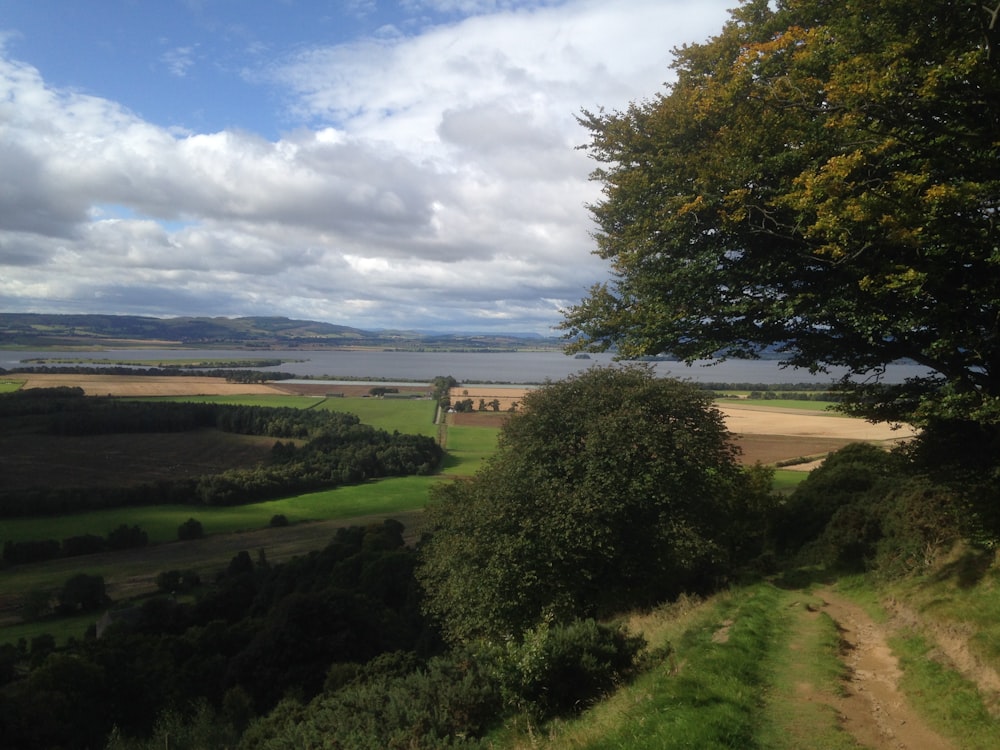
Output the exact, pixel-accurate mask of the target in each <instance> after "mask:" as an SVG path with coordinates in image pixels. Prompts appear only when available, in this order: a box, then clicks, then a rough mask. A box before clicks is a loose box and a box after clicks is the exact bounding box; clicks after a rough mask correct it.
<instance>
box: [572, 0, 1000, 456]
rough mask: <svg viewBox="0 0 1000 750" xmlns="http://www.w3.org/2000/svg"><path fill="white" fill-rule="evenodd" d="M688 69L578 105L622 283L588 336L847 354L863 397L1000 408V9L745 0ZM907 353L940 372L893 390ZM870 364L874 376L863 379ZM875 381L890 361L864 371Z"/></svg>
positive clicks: (986, 413) (583, 331)
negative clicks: (608, 103) (893, 369)
mask: <svg viewBox="0 0 1000 750" xmlns="http://www.w3.org/2000/svg"><path fill="white" fill-rule="evenodd" d="M673 68H674V70H675V72H676V74H677V79H676V83H674V84H672V85H671V86H670V88H669V89H668V90H667V91H666V92H665V93H664V94H662V95H660V96H656V97H651V98H649V99H645V100H643V101H642V102H640V103H636V104H633V105H632V106H630V107H629V108H628V109H627V110H625V111H623V112H604V111H601V112H598V113H596V114H594V113H584V116H583V117H582V124H583V125H584V126H585V127H587V128H588V129H589V130H590V133H591V137H592V140H591V147H590V152H591V154H592V156H593V157H594V158H595V159H596V160H597V161H598V163H599V165H600V166H599V168H598V169H597V170H596V171H595V172H594V178H595V179H596V180H598V181H600V182H601V183H602V184H603V186H604V191H603V198H602V200H601V201H600V202H598V203H597V204H596V205H594V206H593V207H592V213H593V215H594V218H595V220H596V222H597V225H598V227H599V231H598V233H597V244H598V249H597V251H596V252H597V253H598V254H599V255H600V256H601V257H603V258H605V259H607V260H608V261H610V262H611V264H612V268H613V271H614V279H613V281H612V282H611V283H609V284H602V285H597V286H595V287H594V288H593V289H592V290H591V293H590V295H589V297H588V298H587V299H585V300H584V301H583V302H582V303H581V304H579V305H577V306H576V307H574V308H573V309H571V310H570V311H569V313H568V315H567V318H566V321H565V323H564V328H565V329H566V330H567V331H568V335H570V336H573V337H574V346H575V347H577V348H581V349H586V348H597V349H601V348H606V347H607V346H609V345H611V344H615V345H617V347H618V350H619V351H620V352H622V353H623V354H625V355H626V356H630V357H632V356H636V355H642V354H660V353H664V352H668V353H671V354H674V355H677V356H679V357H681V358H683V359H685V360H688V361H691V360H697V359H704V358H718V357H720V356H735V357H744V356H755V355H757V354H759V353H761V352H764V351H767V350H769V349H771V348H776V349H777V350H778V351H779V352H781V353H782V355H783V357H784V360H785V361H787V362H789V363H791V364H793V365H796V366H801V367H806V368H810V369H816V368H823V367H830V366H843V367H845V368H848V369H849V370H850V371H851V372H852V373H853V374H855V375H858V376H860V378H859V379H858V380H855V381H852V382H851V383H850V385H849V387H848V389H847V391H848V394H853V397H854V398H853V399H852V400H851V401H852V403H849V404H848V405H849V406H850V407H851V408H853V409H854V411H855V412H856V413H859V414H862V415H865V416H869V417H873V418H876V419H880V420H898V421H904V422H911V423H914V422H919V423H923V422H925V421H927V420H929V419H932V418H939V419H945V420H953V419H958V420H963V419H968V420H972V421H975V422H979V423H983V424H990V425H994V429H993V433H994V439H995V434H996V428H995V425H997V424H998V423H1000V370H998V368H997V365H996V363H997V362H998V361H1000V336H998V335H997V333H998V323H997V321H998V320H1000V287H998V280H1000V273H998V263H1000V258H998V255H997V253H996V247H997V238H998V225H997V222H996V213H997V207H998V201H1000V198H998V196H1000V173H998V171H997V169H996V165H997V164H998V163H1000V24H998V23H997V14H996V12H995V9H993V8H992V4H982V3H975V2H956V1H955V0H909V1H908V2H900V1H899V0H868V1H867V2H848V3H831V2H827V0H784V1H783V2H777V3H776V2H769V1H768V0H744V1H743V2H742V3H741V4H740V6H739V7H738V8H737V9H736V10H734V11H733V12H732V20H731V21H730V22H729V23H728V24H727V25H726V26H725V28H724V29H723V30H722V31H721V32H720V33H719V34H718V35H717V36H715V37H714V38H712V39H711V40H709V41H708V42H706V43H704V44H692V45H689V46H685V47H684V48H682V49H681V50H679V51H678V52H677V53H676V55H675V62H674V65H673ZM901 359H910V360H912V361H915V362H917V363H919V364H921V365H924V366H926V367H927V368H928V371H929V372H928V374H927V376H926V377H920V378H913V379H911V380H910V381H908V382H906V383H903V384H899V385H892V384H886V383H883V382H881V381H880V380H879V379H878V377H877V376H878V375H879V374H880V372H881V369H882V368H883V367H884V366H885V365H887V364H890V363H892V362H896V361H898V360H901ZM866 376H869V377H866ZM870 376H876V377H870Z"/></svg>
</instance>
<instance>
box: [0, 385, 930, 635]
mask: <svg viewBox="0 0 1000 750" xmlns="http://www.w3.org/2000/svg"><path fill="white" fill-rule="evenodd" d="M25 379H26V380H27V381H28V383H27V385H28V387H48V386H53V385H80V386H82V387H84V390H85V392H88V393H91V394H99V395H104V394H109V393H110V394H114V395H118V396H124V397H136V398H138V397H143V396H147V397H154V398H158V399H164V400H184V401H212V402H216V403H234V404H252V405H259V406H290V407H294V408H323V409H332V410H337V411H347V412H352V413H354V414H357V415H358V416H359V418H360V419H361V420H362V421H363V422H365V423H367V424H371V425H373V426H376V427H380V428H383V429H386V430H389V431H392V430H398V431H400V432H408V433H418V434H424V435H437V434H438V426H437V425H434V424H433V416H434V405H433V402H432V401H431V400H429V399H426V398H420V399H407V398H368V397H363V396H365V395H366V394H367V392H368V390H369V388H370V387H371V384H356V385H348V386H340V385H337V386H336V389H337V395H336V396H329V394H328V393H327V392H326V391H328V390H329V389H330V387H331V386H329V385H322V384H308V385H305V386H302V385H297V384H276V385H263V386H262V385H246V384H235V383H226V382H224V381H222V380H220V379H213V378H201V377H197V376H195V377H164V378H157V377H148V376H146V377H135V378H129V377H125V378H122V377H120V376H104V377H100V376H82V375H74V376H69V375H67V376H61V375H60V376H44V377H43V376H25ZM16 386H17V384H12V385H11V386H10V389H11V390H13V389H14V388H15V387H16ZM2 387H3V386H2V385H0V388H2ZM401 390H403V389H401ZM407 390H410V392H412V393H413V394H415V395H425V391H426V390H427V389H426V387H425V386H414V387H413V388H412V389H407ZM504 390H505V391H506V392H507V398H509V399H510V401H511V402H513V401H515V400H518V399H519V398H521V397H522V396H523V392H524V389H520V390H519V389H510V388H507V389H504ZM487 395H489V394H488V393H486V392H484V393H482V395H480V394H479V393H478V392H477V393H476V394H473V393H472V392H471V389H470V392H469V395H468V396H464V397H467V398H475V400H476V405H477V406H478V399H479V398H484V399H485V400H486V401H487V402H489V401H490V400H492V398H493V397H494V396H492V395H489V398H487ZM796 406H797V407H798V406H800V405H799V404H796ZM801 406H805V407H808V408H805V409H803V408H795V409H791V408H787V406H785V405H783V404H782V405H777V404H774V403H771V402H765V401H754V402H748V401H746V400H743V399H739V400H728V399H727V400H725V401H721V402H719V408H720V410H721V411H722V413H723V414H724V416H725V419H726V421H727V424H728V425H729V427H730V429H731V430H732V431H733V433H734V435H735V437H736V440H737V441H738V442H739V444H740V446H741V448H742V450H743V460H744V461H747V462H753V461H757V460H760V461H762V462H764V463H775V462H779V461H788V460H794V459H799V458H801V459H808V458H820V457H822V456H824V455H825V454H826V453H828V452H829V451H832V450H835V449H837V448H838V447H841V446H842V445H845V444H847V443H848V442H852V441H855V440H867V441H871V442H875V443H879V444H884V445H889V444H891V443H893V442H895V441H897V440H900V439H905V438H906V437H908V436H909V435H910V434H912V433H911V432H910V431H909V430H905V429H904V430H900V431H892V430H890V429H888V428H887V427H884V426H876V425H871V424H868V423H867V422H864V421H861V420H854V419H848V418H845V417H842V416H838V415H836V414H831V413H827V412H823V411H821V410H818V409H817V408H816V404H815V403H810V402H803V403H802V404H801ZM508 416H509V414H507V413H505V412H503V411H500V412H493V411H488V412H478V411H477V412H472V413H466V414H450V415H448V427H447V429H446V430H444V431H442V432H441V436H442V438H443V440H444V442H445V447H446V448H447V451H448V455H447V458H446V461H445V464H444V465H443V466H442V470H441V473H440V475H438V476H436V477H406V478H394V479H384V480H380V481H376V482H369V483H364V484H360V485H353V486H345V487H340V488H337V489H334V490H329V491H324V492H314V493H309V494H304V495H298V496H294V497H288V498H283V499H280V500H274V501H270V502H264V503H256V504H251V505H245V506H238V507H226V508H224V507H196V506H187V505H184V506H181V505H177V506H155V507H143V508H117V509H110V510H102V511H88V512H85V513H79V514H74V515H67V516H61V517H51V518H23V519H0V540H8V539H9V540H14V541H19V540H32V539H63V538H67V537H70V536H76V535H82V534H96V535H102V536H103V535H106V534H107V533H108V532H109V531H110V530H112V529H114V528H116V527H117V526H119V525H120V524H126V525H133V524H134V525H138V526H140V527H141V528H142V529H144V530H145V531H146V532H147V533H148V534H149V536H150V540H151V542H154V543H155V544H154V545H153V546H150V547H147V548H144V549H140V550H131V551H127V552H119V553H105V554H100V555H89V556H87V557H84V558H68V559H60V560H53V561H50V562H47V563H39V564H34V565H26V566H19V567H16V568H11V569H8V570H5V571H3V572H2V573H0V622H3V623H11V622H13V621H14V620H16V617H14V616H13V615H14V613H16V611H17V602H18V601H19V599H20V596H21V595H22V594H23V593H24V592H26V591H32V590H44V589H49V590H54V589H56V588H58V586H59V585H60V584H61V583H62V582H63V581H65V580H66V579H67V578H68V577H69V576H70V575H72V574H74V573H77V572H83V571H85V572H89V573H93V574H99V575H103V576H104V577H105V579H106V582H107V585H108V591H109V594H110V595H111V596H112V597H113V598H114V599H118V600H120V599H121V598H124V597H127V596H131V595H136V594H141V593H146V592H149V591H152V590H154V589H155V583H154V581H155V577H156V575H157V573H159V572H162V571H163V570H170V569H196V570H200V571H201V572H203V573H211V571H214V570H216V569H218V568H219V567H220V566H223V565H225V564H226V563H227V562H228V560H229V559H230V558H231V557H232V556H233V555H234V554H235V553H236V552H238V551H241V550H248V551H251V553H255V552H257V551H258V550H262V551H263V552H264V553H265V554H266V555H267V557H268V559H271V560H274V561H279V560H281V559H287V558H288V557H291V556H293V555H295V554H301V553H303V552H304V551H307V550H310V549H316V548H319V547H321V546H323V545H324V544H326V542H327V541H328V540H329V539H330V538H331V537H332V534H333V533H334V530H335V528H336V527H337V526H342V525H344V524H347V523H367V522H380V521H381V520H382V519H384V518H390V517H392V518H398V519H400V520H402V521H403V522H404V523H405V524H406V526H407V534H408V536H409V537H410V538H411V539H416V538H418V536H419V533H420V522H421V519H422V512H421V511H422V509H423V507H424V506H425V505H426V503H427V502H428V499H429V497H430V493H431V488H432V487H433V485H434V484H435V483H437V482H440V481H446V478H447V477H454V476H471V475H472V474H473V473H475V471H476V470H477V469H478V468H479V466H480V465H481V464H482V462H483V460H484V459H485V458H486V457H487V456H489V455H490V454H491V453H492V452H493V451H494V449H495V446H496V439H497V431H498V429H499V428H500V426H501V425H502V423H503V420H504V419H506V418H507V417H508ZM51 440H53V438H43V437H42V436H34V437H33V436H30V435H27V434H25V433H24V432H23V431H22V432H20V433H19V432H11V431H5V433H4V434H2V435H0V455H2V456H3V458H4V472H3V474H2V476H0V487H5V488H11V487H26V486H30V485H31V484H32V483H34V484H37V483H38V479H39V478H41V477H44V480H45V482H46V483H47V484H49V485H51V486H67V484H72V483H81V482H84V483H86V484H88V485H92V486H93V485H102V484H103V483H106V484H107V485H108V486H112V485H115V484H117V483H121V482H124V481H136V482H139V481H150V480H155V479H156V478H157V477H159V476H164V475H171V476H178V475H182V476H184V475H196V474H199V473H211V472H212V471H216V470H219V469H221V468H225V467H234V466H252V465H254V463H255V462H260V461H263V460H266V458H267V455H268V452H269V451H270V448H271V446H272V445H273V442H274V441H273V439H271V438H260V437H251V436H238V435H231V434H225V433H218V432H216V431H214V430H203V431H198V432H194V433H182V434H179V435H167V434H164V435H128V436H114V435H106V436H91V437H87V438H58V440H59V443H58V446H57V447H53V445H54V444H53V443H52V442H48V444H47V445H46V441H51ZM810 466H811V464H809V463H805V462H803V464H802V465H801V466H795V467H790V468H789V469H787V470H779V471H778V472H777V476H776V483H775V484H776V489H779V490H788V489H790V488H791V487H792V486H794V484H795V483H796V481H797V480H798V479H800V478H801V477H802V476H804V473H803V470H804V469H808V468H809V467H810ZM796 470H797V471H796ZM278 514H281V515H284V516H285V517H286V518H287V519H288V520H289V522H290V524H291V525H289V526H287V527H280V528H270V527H269V521H270V519H271V518H272V517H273V516H275V515H278ZM192 517H193V518H196V519H197V520H198V521H199V522H201V523H202V525H203V527H204V529H205V532H206V534H207V535H208V536H206V538H204V539H201V540H197V541H192V542H176V541H174V540H175V539H176V535H177V527H178V526H179V525H180V524H181V523H183V522H184V521H185V520H187V519H188V518H192ZM6 639H7V634H6V632H0V640H6Z"/></svg>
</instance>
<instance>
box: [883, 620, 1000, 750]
mask: <svg viewBox="0 0 1000 750" xmlns="http://www.w3.org/2000/svg"><path fill="white" fill-rule="evenodd" d="M889 645H890V646H891V648H892V650H893V651H894V652H895V653H896V655H897V657H898V658H899V665H900V667H902V669H903V679H902V682H901V684H900V686H901V687H902V689H903V691H904V692H905V693H906V695H907V698H909V700H910V701H911V702H912V703H913V705H914V706H915V707H916V708H917V709H918V710H919V711H920V713H921V714H922V715H923V716H924V717H925V718H926V719H927V721H928V723H929V724H931V725H932V726H933V727H934V728H936V729H937V730H938V731H940V732H941V733H942V734H946V735H948V736H949V737H952V738H953V739H955V740H956V741H957V742H958V744H959V745H960V746H961V747H962V748H963V749H964V750H992V748H997V747H1000V724H998V722H997V719H996V717H995V716H994V715H992V714H990V712H989V710H988V709H987V707H986V705H985V704H984V703H983V698H982V695H981V694H980V693H979V691H978V690H977V688H976V686H975V685H974V684H973V683H971V682H969V681H968V680H966V679H965V678H964V677H962V676H961V675H960V674H958V673H957V672H955V671H953V670H951V669H949V668H948V667H947V666H946V665H945V664H944V663H942V661H941V659H940V658H938V657H936V656H935V655H934V653H933V652H934V650H935V649H934V647H933V646H932V645H931V644H930V643H928V641H927V640H925V639H924V638H923V637H921V636H920V635H918V634H916V633H914V632H912V631H910V632H903V633H901V634H900V635H899V636H898V637H896V638H892V639H890V641H889Z"/></svg>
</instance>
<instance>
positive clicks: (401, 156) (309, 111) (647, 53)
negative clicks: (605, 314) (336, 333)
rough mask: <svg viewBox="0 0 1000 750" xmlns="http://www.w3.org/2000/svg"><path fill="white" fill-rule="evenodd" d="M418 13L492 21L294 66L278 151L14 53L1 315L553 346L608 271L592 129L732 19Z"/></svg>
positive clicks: (630, 12)
mask: <svg viewBox="0 0 1000 750" xmlns="http://www.w3.org/2000/svg"><path fill="white" fill-rule="evenodd" d="M355 5H356V10H357V11H358V12H369V11H370V10H372V9H371V8H369V7H368V5H369V4H368V3H356V4H355ZM419 5H422V6H425V7H428V8H430V7H431V6H433V9H434V10H437V11H442V10H443V11H449V12H456V13H458V12H461V13H476V14H479V15H475V16H473V17H470V18H467V19H465V20H463V21H460V22H457V23H454V24H452V25H448V26H442V27H437V28H430V29H427V30H425V31H424V32H423V33H420V34H418V35H414V36H403V35H400V34H398V33H393V34H388V35H384V36H379V37H376V38H371V39H366V40H361V41H358V42H354V43H350V44H344V45H340V46H334V47H327V48H312V49H308V50H304V51H301V52H299V53H298V54H297V55H296V56H295V57H293V58H289V59H285V60H283V61H279V62H277V63H275V64H274V65H273V66H272V67H271V69H270V71H269V73H268V78H269V80H271V81H273V82H274V83H275V84H277V85H279V86H281V87H282V88H283V90H284V91H285V93H286V95H287V97H288V102H289V103H290V108H291V112H292V113H293V115H289V117H292V120H293V121H294V123H295V125H294V127H292V128H291V129H290V130H289V131H288V132H287V133H286V134H285V135H284V136H283V137H282V138H281V139H279V140H274V141H272V140H268V139H265V138H263V137H261V136H258V135H255V134H253V133H251V132H245V131H239V130H235V129H234V130H226V131H222V132H215V133H185V132H174V131H171V130H169V129H167V128H165V127H161V126H159V125H157V124H155V123H151V122H146V121H144V120H142V119H141V118H139V117H137V116H136V115H135V114H133V113H132V112H130V111H129V110H128V109H126V108H124V107H122V106H120V105H118V104H116V103H114V102H110V101H107V100H104V99H100V98H96V97H92V96H86V95H83V94H80V93H76V92H73V91H66V90H57V89H55V88H53V87H51V86H49V85H47V84H46V82H45V81H44V80H43V78H42V76H41V75H40V73H39V72H38V71H37V70H36V69H34V68H32V67H31V66H28V65H25V64H22V63H18V62H16V61H12V60H10V59H7V58H4V57H0V164H2V165H3V168H2V169H0V267H2V270H0V300H3V301H4V303H5V305H6V307H7V308H8V309H18V306H20V307H21V308H23V309H27V308H28V307H32V308H33V309H38V307H39V306H40V305H46V304H47V305H48V307H47V308H45V309H50V310H52V309H67V310H68V309H73V310H78V309H92V310H94V311H121V312H149V313H153V314H167V313H172V314H199V313H211V314H248V313H254V314H283V315H285V314H287V315H296V316H303V317H313V318H316V317H319V318H322V319H327V320H331V321H333V322H338V323H344V324H349V325H361V326H363V327H379V326H382V325H385V326H412V327H429V326H438V327H442V328H459V329H477V328H487V327H489V326H491V325H501V326H506V327H510V328H512V329H516V330H525V329H526V328H533V329H535V330H539V331H543V332H544V331H547V330H548V328H549V327H550V326H551V325H553V324H554V323H556V322H558V319H559V315H558V310H559V308H560V307H564V306H565V305H568V304H572V303H573V302H575V301H576V300H578V299H579V298H580V297H581V296H582V295H583V294H584V292H585V290H586V288H587V287H588V286H589V285H590V284H591V283H592V282H594V281H597V280H599V279H600V278H601V277H602V276H603V275H604V273H605V271H604V266H603V264H602V262H600V261H599V260H597V259H596V258H595V257H594V256H592V254H591V252H590V251H591V249H592V241H591V239H590V237H589V231H590V229H591V225H590V220H589V217H588V215H587V212H586V210H585V208H584V205H585V204H586V203H587V202H588V201H592V200H594V199H595V198H596V197H597V195H598V187H597V186H596V185H594V184H592V183H589V182H588V180H587V174H588V172H589V171H590V169H591V167H592V164H591V163H590V162H589V161H588V159H587V158H586V155H585V153H583V152H581V151H579V150H577V149H576V148H575V147H576V146H578V145H579V144H580V143H582V142H583V141H584V140H585V139H586V137H587V134H586V132H585V131H583V129H582V128H581V127H580V126H579V125H578V123H577V122H576V119H575V117H576V115H577V114H578V113H579V111H580V110H581V108H591V109H592V108H597V107H600V106H607V107H610V108H616V107H622V106H625V105H626V104H627V103H628V102H629V101H630V100H633V99H636V98H640V97H643V96H647V95H650V94H652V93H654V92H656V91H657V90H658V89H659V87H660V83H661V81H662V80H663V79H665V78H666V77H667V74H668V59H669V47H670V46H673V45H674V44H679V43H681V42H684V41H692V40H693V41H696V40H700V39H702V38H704V37H705V36H707V35H708V34H709V33H712V32H714V31H715V30H717V29H718V28H719V27H720V26H721V20H722V18H723V16H724V14H723V13H722V8H723V7H724V5H723V4H720V3H719V2H717V0H715V1H713V2H707V3H704V4H699V6H698V8H699V10H698V11H697V12H694V11H691V7H692V6H691V4H690V3H681V2H677V3H671V2H663V0H629V1H628V2H622V3H606V2H591V1H590V0H585V1H582V2H567V3H558V4H550V3H542V4H541V5H538V4H525V3H516V2H509V3H503V2H472V1H471V0H470V2H458V1H456V2H446V1H444V0H441V1H440V2H434V3H430V2H426V3H419ZM686 15H688V16H690V19H691V21H690V24H689V25H688V26H687V27H685V26H683V25H682V24H683V23H684V19H685V17H686ZM706 19H707V20H706ZM397 31H398V29H397ZM0 50H2V48H0ZM194 53H195V50H194V49H193V48H175V49H174V50H172V51H171V53H169V54H168V55H167V56H165V57H164V62H167V63H169V64H170V65H171V66H172V70H173V71H174V72H175V74H177V75H184V74H185V73H186V72H187V71H188V70H190V66H191V64H192V63H193V55H194ZM105 206H117V207H121V211H120V212H119V213H115V212H110V213H109V212H107V211H104V210H102V209H101V207H105ZM12 305H13V307H12ZM171 305H175V306H176V307H175V308H171ZM115 306H117V307H115Z"/></svg>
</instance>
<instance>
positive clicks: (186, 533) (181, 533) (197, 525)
mask: <svg viewBox="0 0 1000 750" xmlns="http://www.w3.org/2000/svg"><path fill="white" fill-rule="evenodd" d="M203 536H205V529H204V527H202V525H201V521H198V520H196V519H194V518H189V519H188V520H186V521H185V522H184V523H182V524H181V525H180V526H178V527H177V538H178V539H180V540H181V541H182V542H185V541H190V540H192V539H201V538H202V537H203Z"/></svg>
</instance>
